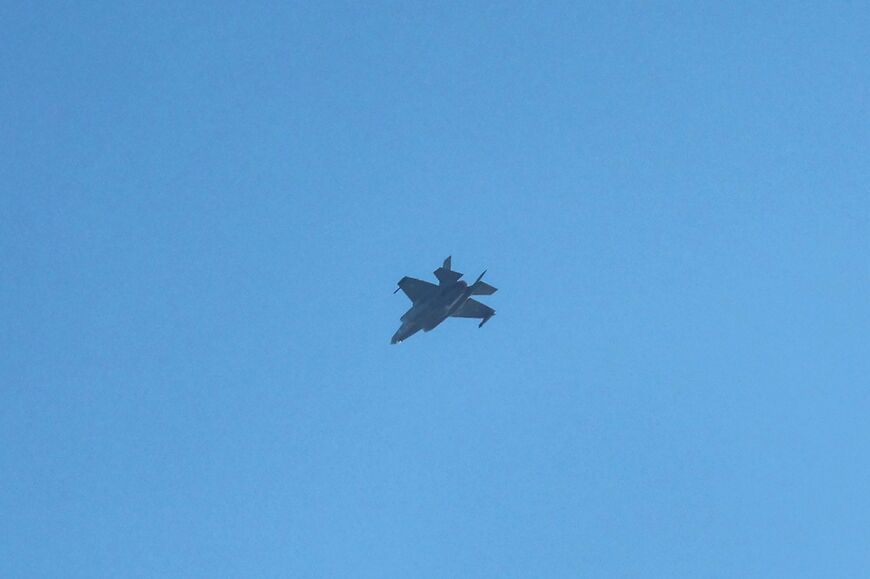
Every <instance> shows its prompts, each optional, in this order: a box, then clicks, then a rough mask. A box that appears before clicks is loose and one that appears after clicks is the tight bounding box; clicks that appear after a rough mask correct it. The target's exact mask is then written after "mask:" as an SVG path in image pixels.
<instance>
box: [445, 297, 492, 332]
mask: <svg viewBox="0 0 870 579" xmlns="http://www.w3.org/2000/svg"><path fill="white" fill-rule="evenodd" d="M450 315H451V317H453V318H483V321H482V322H480V325H481V326H482V325H483V324H485V323H486V321H487V320H488V319H489V318H491V317H492V316H493V315H495V310H494V309H492V308H491V307H489V306H485V305H483V304H482V303H480V302H479V301H477V300H474V299H471V298H469V299H468V300H467V301H466V302H465V303H464V304H462V307H460V308H459V309H458V310H456V311H455V312H453V313H452V314H450Z"/></svg>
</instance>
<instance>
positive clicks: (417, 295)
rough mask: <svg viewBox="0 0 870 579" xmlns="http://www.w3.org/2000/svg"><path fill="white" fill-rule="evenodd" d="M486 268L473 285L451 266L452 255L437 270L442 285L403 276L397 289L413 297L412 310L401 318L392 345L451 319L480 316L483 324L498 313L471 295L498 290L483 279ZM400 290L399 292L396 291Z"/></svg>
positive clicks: (439, 282) (485, 293)
mask: <svg viewBox="0 0 870 579" xmlns="http://www.w3.org/2000/svg"><path fill="white" fill-rule="evenodd" d="M484 273H486V271H484V272H483V273H482V274H480V277H478V278H477V281H475V282H474V283H473V284H471V285H468V284H467V283H465V282H464V281H461V280H460V279H459V278H461V277H462V274H461V273H459V272H458V271H453V270H451V269H450V258H449V257H448V258H447V259H445V260H444V265H443V266H441V267H439V268H438V269H436V270H435V277H437V278H438V285H435V284H434V283H429V282H428V281H423V280H421V279H415V278H413V277H407V276H405V277H403V278H402V279H400V280H399V287H398V288H396V291H399V290H402V291H403V292H405V295H406V296H408V298H409V299H410V300H411V303H412V304H413V305H411V309H410V310H408V311H407V312H405V315H403V316H402V317H401V320H402V326H401V327H400V328H399V330H398V331H397V332H396V333H395V334H394V335H393V339H392V340H391V341H390V343H391V344H395V343H398V342H401V341H403V340H407V339H408V338H410V337H411V336H413V335H414V334H416V333H417V332H419V331H420V330H423V331H424V332H428V331H429V330H432V329H434V328H435V327H436V326H437V325H438V324H440V323H441V322H443V321H444V320H446V319H447V318H450V317H453V318H480V319H481V322H480V325H478V326H477V327H478V328H479V327H481V326H483V324H485V323H486V322H487V321H488V320H489V318H491V317H492V316H494V315H495V310H494V309H492V308H491V307H489V306H485V305H483V304H482V303H480V302H479V301H477V300H473V299H471V296H488V295H490V294H494V293H495V292H496V288H494V287H492V286H491V285H489V284H488V283H486V282H482V281H480V280H481V279H482V278H483V274H484ZM393 293H396V292H393Z"/></svg>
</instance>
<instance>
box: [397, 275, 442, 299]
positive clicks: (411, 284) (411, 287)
mask: <svg viewBox="0 0 870 579" xmlns="http://www.w3.org/2000/svg"><path fill="white" fill-rule="evenodd" d="M437 287H438V286H437V285H435V284H434V283H429V282H428V281H423V280H422V279H416V278H413V277H408V276H405V277H403V278H402V279H400V280H399V289H400V290H402V291H403V292H405V295H406V296H408V299H410V300H411V302H412V303H415V304H416V303H417V302H419V301H420V300H423V299H426V298H427V297H429V296H430V295H432V293H433V292H434V291H435V289H436V288H437ZM396 291H399V290H396Z"/></svg>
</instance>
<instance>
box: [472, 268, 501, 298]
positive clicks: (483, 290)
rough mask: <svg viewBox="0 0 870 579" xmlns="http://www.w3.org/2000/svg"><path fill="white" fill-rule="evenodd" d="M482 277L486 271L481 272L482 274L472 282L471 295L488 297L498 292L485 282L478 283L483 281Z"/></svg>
mask: <svg viewBox="0 0 870 579" xmlns="http://www.w3.org/2000/svg"><path fill="white" fill-rule="evenodd" d="M484 275H486V270H483V273H482V274H480V275H479V276H478V277H477V279H476V280H474V283H473V284H471V295H473V296H488V295H491V294H494V293H495V292H497V291H498V289H496V288H494V287H492V286H491V285H489V284H488V283H486V282H485V281H480V280H482V279H483V276H484Z"/></svg>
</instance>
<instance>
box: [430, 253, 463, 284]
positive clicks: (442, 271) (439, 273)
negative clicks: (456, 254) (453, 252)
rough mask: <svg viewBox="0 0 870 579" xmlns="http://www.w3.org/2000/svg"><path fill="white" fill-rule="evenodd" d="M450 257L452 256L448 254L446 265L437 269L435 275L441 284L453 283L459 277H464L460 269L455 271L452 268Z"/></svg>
mask: <svg viewBox="0 0 870 579" xmlns="http://www.w3.org/2000/svg"><path fill="white" fill-rule="evenodd" d="M450 258H451V256H449V255H448V256H447V259H445V260H444V265H442V266H441V267H439V268H438V269H436V270H435V272H434V273H435V277H437V278H438V281H439V283H441V285H444V284H448V283H453V282H455V281H456V280H458V279H459V278H461V277H462V274H461V273H459V272H458V271H453V270H451V269H450Z"/></svg>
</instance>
